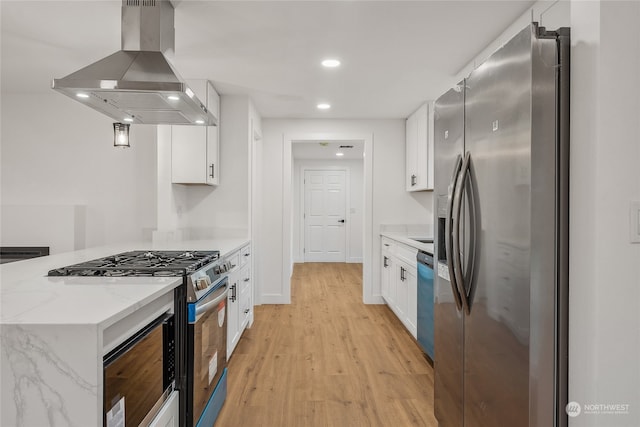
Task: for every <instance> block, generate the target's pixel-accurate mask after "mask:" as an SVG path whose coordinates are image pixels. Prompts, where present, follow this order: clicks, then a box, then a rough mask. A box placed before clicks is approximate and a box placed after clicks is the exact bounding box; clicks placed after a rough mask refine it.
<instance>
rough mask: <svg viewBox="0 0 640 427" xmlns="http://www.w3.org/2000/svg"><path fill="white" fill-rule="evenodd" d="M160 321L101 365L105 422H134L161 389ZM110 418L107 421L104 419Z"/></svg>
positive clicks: (145, 413) (158, 394)
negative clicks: (121, 418)
mask: <svg viewBox="0 0 640 427" xmlns="http://www.w3.org/2000/svg"><path fill="white" fill-rule="evenodd" d="M162 343H163V336H162V325H159V326H158V327H156V328H155V329H153V330H152V331H151V332H149V334H148V335H147V336H146V337H145V338H143V339H142V340H141V341H139V342H138V343H136V344H135V345H134V346H133V347H131V348H130V349H129V350H128V351H127V352H126V353H124V354H122V355H120V356H119V357H118V358H117V359H115V360H114V361H113V362H111V363H110V364H109V365H107V366H105V368H104V383H105V387H104V414H105V417H104V425H105V426H109V425H118V424H117V423H116V420H117V419H118V417H119V416H120V415H121V412H120V411H124V416H125V424H124V425H127V426H137V425H139V424H140V422H141V421H142V420H143V419H144V417H145V416H146V415H147V414H148V413H149V411H151V409H152V408H153V406H154V405H155V403H156V402H157V401H158V399H159V398H160V397H161V396H162V394H163V393H164V388H163V370H164V368H163V360H162V350H163V344H162ZM108 418H109V419H111V420H112V421H111V422H110V423H108V422H107V419H108Z"/></svg>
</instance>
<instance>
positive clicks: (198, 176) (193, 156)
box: [171, 80, 220, 185]
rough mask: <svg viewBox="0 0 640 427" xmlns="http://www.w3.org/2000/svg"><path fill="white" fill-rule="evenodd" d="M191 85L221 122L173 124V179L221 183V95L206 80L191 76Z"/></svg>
mask: <svg viewBox="0 0 640 427" xmlns="http://www.w3.org/2000/svg"><path fill="white" fill-rule="evenodd" d="M187 83H188V84H189V87H190V88H191V89H192V90H193V91H194V92H195V94H196V95H197V96H198V98H200V99H203V100H206V102H207V108H208V109H209V110H210V111H211V113H212V114H213V115H214V116H215V117H217V118H218V126H197V125H184V126H171V182H173V183H174V184H207V185H217V184H219V183H220V165H219V162H218V158H219V126H220V97H219V96H218V94H217V92H216V91H215V89H214V88H213V86H212V85H211V83H209V82H208V81H206V80H189V81H188V82H187Z"/></svg>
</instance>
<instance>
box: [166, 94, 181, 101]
mask: <svg viewBox="0 0 640 427" xmlns="http://www.w3.org/2000/svg"><path fill="white" fill-rule="evenodd" d="M167 98H169V99H170V100H172V101H178V100H180V97H179V96H177V95H169V96H167Z"/></svg>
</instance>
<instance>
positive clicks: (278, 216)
mask: <svg viewBox="0 0 640 427" xmlns="http://www.w3.org/2000/svg"><path fill="white" fill-rule="evenodd" d="M262 128H263V132H262V134H263V141H262V142H263V151H262V154H263V155H262V165H263V166H262V168H263V177H262V178H263V179H262V182H261V184H262V185H261V188H260V191H261V192H262V199H263V203H262V231H261V244H260V246H259V248H258V251H259V252H260V253H261V257H262V259H261V262H260V263H259V266H258V274H259V275H260V276H261V280H262V286H261V287H260V289H259V295H258V296H259V297H260V298H261V301H263V302H266V301H268V302H273V303H277V302H281V303H285V302H286V300H284V298H283V297H284V295H285V294H286V292H285V287H286V288H288V287H289V277H283V276H284V275H283V269H282V265H283V256H284V255H283V254H284V252H285V251H284V250H285V248H283V245H282V235H283V233H284V230H285V227H289V226H290V225H289V224H283V208H282V203H283V176H284V175H283V170H284V169H283V168H290V167H291V165H288V164H286V163H285V159H284V158H283V157H284V156H283V145H284V135H294V134H295V135H300V134H328V133H329V134H349V135H354V134H357V135H372V138H373V152H372V153H370V155H372V156H373V159H372V161H373V170H372V173H373V183H372V187H373V200H372V205H371V208H370V209H371V210H372V215H373V219H372V220H373V224H372V233H373V236H372V237H373V238H372V239H371V240H370V241H371V247H370V248H368V247H364V252H365V254H366V253H367V251H370V253H372V254H378V253H379V251H380V247H379V246H380V241H379V239H378V238H377V235H378V234H377V233H378V232H379V229H380V225H381V224H389V223H396V224H418V223H423V224H424V223H428V222H432V218H433V210H432V209H433V208H432V200H433V198H432V195H431V192H421V193H407V192H405V191H404V170H405V150H404V139H405V138H404V133H405V124H404V120H402V119H390V120H279V119H278V120H276V119H265V120H263V123H262ZM367 155H369V153H367ZM286 161H289V159H287V160H286ZM367 208H368V207H365V209H367ZM379 271H380V266H379V260H378V257H377V256H373V258H372V262H371V271H369V272H368V274H370V275H371V279H372V289H371V292H372V296H375V297H376V298H377V300H379V301H380V302H381V301H382V300H381V298H380V297H379V295H380V277H379ZM364 274H365V275H366V274H367V272H364ZM279 298H280V299H279Z"/></svg>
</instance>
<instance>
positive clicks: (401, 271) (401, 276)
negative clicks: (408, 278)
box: [400, 267, 405, 282]
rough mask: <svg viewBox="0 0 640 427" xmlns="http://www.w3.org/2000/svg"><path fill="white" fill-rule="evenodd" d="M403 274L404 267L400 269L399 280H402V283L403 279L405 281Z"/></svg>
mask: <svg viewBox="0 0 640 427" xmlns="http://www.w3.org/2000/svg"><path fill="white" fill-rule="evenodd" d="M404 272H405V269H404V267H400V280H402V281H403V282H404V279H405V277H404Z"/></svg>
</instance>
